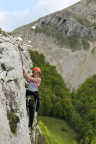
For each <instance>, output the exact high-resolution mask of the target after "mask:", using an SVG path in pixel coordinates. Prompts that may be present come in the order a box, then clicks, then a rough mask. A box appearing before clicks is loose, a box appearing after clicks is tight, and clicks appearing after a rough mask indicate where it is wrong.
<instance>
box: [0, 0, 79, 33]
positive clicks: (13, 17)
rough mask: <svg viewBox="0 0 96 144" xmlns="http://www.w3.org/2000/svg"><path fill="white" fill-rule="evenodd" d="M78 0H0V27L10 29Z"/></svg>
mask: <svg viewBox="0 0 96 144" xmlns="http://www.w3.org/2000/svg"><path fill="white" fill-rule="evenodd" d="M78 1H80V0H0V28H2V29H3V30H5V31H12V30H14V29H15V28H17V27H20V26H22V25H25V24H28V23H30V22H33V21H35V20H37V19H38V18H40V17H42V16H46V15H48V14H50V13H53V12H55V11H58V10H62V9H64V8H66V7H68V6H70V5H72V4H74V3H76V2H78Z"/></svg>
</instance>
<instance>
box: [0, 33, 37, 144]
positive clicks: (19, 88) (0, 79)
mask: <svg viewBox="0 0 96 144" xmlns="http://www.w3.org/2000/svg"><path fill="white" fill-rule="evenodd" d="M18 43H19V44H18ZM18 45H19V47H18ZM20 45H21V43H20V42H19V41H18V40H17V39H16V38H13V37H4V36H2V35H1V36H0V144H31V143H32V140H34V139H35V138H34V136H33V135H32V137H33V139H30V136H29V129H28V116H27V112H26V98H25V92H26V90H25V83H24V77H23V69H22V64H23V66H24V67H25V68H26V69H27V70H29V72H30V70H31V69H30V68H32V62H31V59H30V56H29V54H28V52H27V50H26V48H25V47H21V46H20ZM20 48H21V49H20ZM8 112H13V113H14V114H15V115H16V116H17V117H18V118H19V122H18V123H17V129H16V133H15V134H14V133H12V130H11V129H10V122H9V119H10V118H8ZM11 124H12V121H11ZM36 127H37V126H35V129H34V131H33V133H35V135H36V130H37V128H36ZM38 133H39V132H38ZM38 133H37V135H38ZM32 144H35V140H34V142H33V143H32Z"/></svg>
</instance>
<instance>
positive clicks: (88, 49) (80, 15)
mask: <svg viewBox="0 0 96 144" xmlns="http://www.w3.org/2000/svg"><path fill="white" fill-rule="evenodd" d="M94 3H95V1H90V0H83V1H81V2H79V3H77V4H75V5H73V6H71V7H69V8H67V9H64V10H62V11H59V12H56V13H53V14H50V15H48V16H46V17H43V18H40V19H39V20H38V21H36V22H34V23H31V24H28V25H25V26H23V27H21V28H18V29H16V30H14V32H13V34H14V35H15V36H21V37H22V38H23V40H24V45H25V46H26V47H27V48H28V49H29V48H30V49H32V50H38V51H39V52H42V53H43V54H44V55H45V56H46V59H47V61H49V62H50V63H51V64H53V65H56V67H57V70H58V72H60V73H61V74H62V76H63V78H64V80H65V82H66V83H67V86H68V87H69V88H70V89H73V88H75V89H76V88H78V87H79V85H80V84H81V83H83V82H84V80H85V79H86V78H88V77H90V76H92V75H93V74H94V73H96V68H95V61H96V42H95V40H96V29H95V25H96V21H95V16H94V15H93V14H95V4H94ZM91 18H92V19H91ZM33 26H35V29H34V28H33Z"/></svg>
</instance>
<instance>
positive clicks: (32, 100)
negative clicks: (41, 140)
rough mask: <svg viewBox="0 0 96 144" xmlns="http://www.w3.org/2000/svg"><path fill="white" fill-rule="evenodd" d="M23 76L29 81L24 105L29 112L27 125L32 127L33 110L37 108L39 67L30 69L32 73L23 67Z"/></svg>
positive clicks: (39, 80) (39, 81) (39, 79)
mask: <svg viewBox="0 0 96 144" xmlns="http://www.w3.org/2000/svg"><path fill="white" fill-rule="evenodd" d="M23 72H24V78H25V79H26V80H27V81H28V82H29V86H28V88H27V89H26V106H27V111H28V114H29V127H30V128H32V124H33V119H34V111H36V112H38V110H39V94H38V88H39V86H40V83H41V78H40V74H41V70H40V68H39V67H34V68H33V69H32V72H33V74H32V75H29V74H28V73H27V72H26V70H25V69H24V68H23Z"/></svg>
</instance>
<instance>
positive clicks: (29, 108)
mask: <svg viewBox="0 0 96 144" xmlns="http://www.w3.org/2000/svg"><path fill="white" fill-rule="evenodd" d="M28 96H30V99H28ZM31 97H34V100H35V103H36V106H34V100H33V99H31ZM26 107H27V112H28V115H29V127H32V124H33V119H34V111H36V112H38V110H39V94H38V91H36V92H31V91H29V90H27V91H26Z"/></svg>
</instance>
